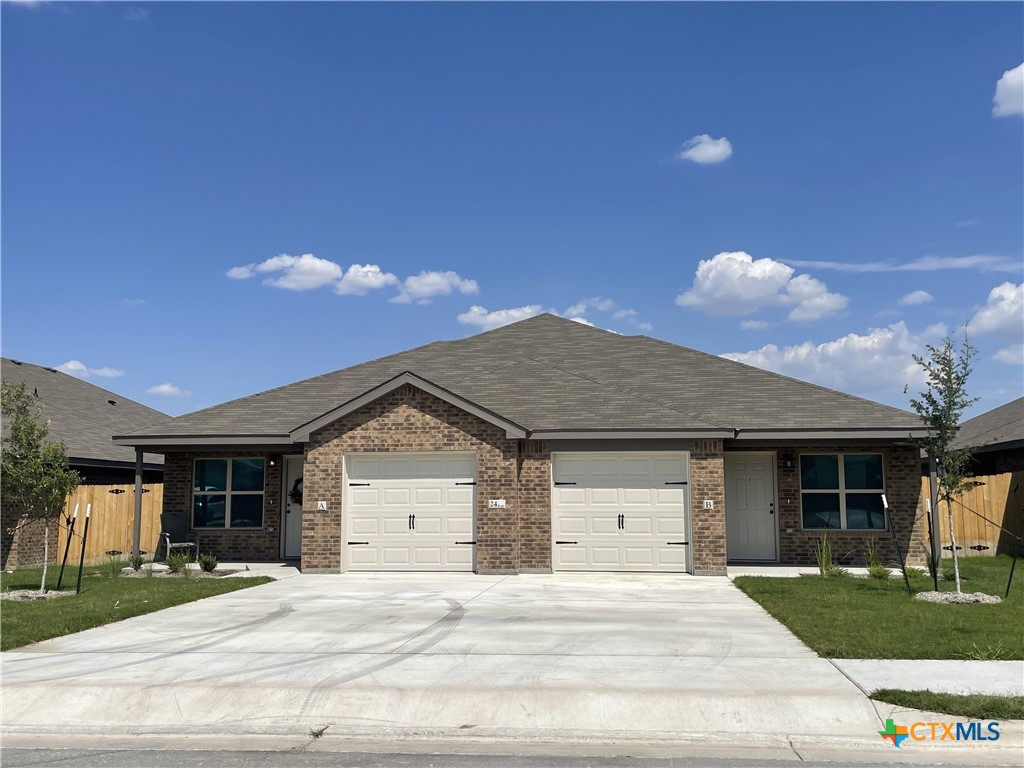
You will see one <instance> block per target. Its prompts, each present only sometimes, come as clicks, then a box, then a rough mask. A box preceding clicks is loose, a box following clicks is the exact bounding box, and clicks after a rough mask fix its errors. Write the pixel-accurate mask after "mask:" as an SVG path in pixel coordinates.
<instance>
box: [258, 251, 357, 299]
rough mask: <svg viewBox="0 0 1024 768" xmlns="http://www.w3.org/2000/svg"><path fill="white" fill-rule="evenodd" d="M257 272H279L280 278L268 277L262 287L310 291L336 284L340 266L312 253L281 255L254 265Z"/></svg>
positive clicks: (340, 274) (339, 276) (340, 270)
mask: <svg viewBox="0 0 1024 768" xmlns="http://www.w3.org/2000/svg"><path fill="white" fill-rule="evenodd" d="M256 271H257V272H280V273H281V276H280V277H268V278H267V279H266V280H264V281H263V284H264V285H270V286H273V287H274V288H284V289H286V290H289V291H310V290H313V289H314V288H320V287H322V286H325V285H330V284H331V283H334V282H337V281H338V280H340V279H341V277H342V269H341V265H340V264H335V263H334V262H333V261H328V260H327V259H321V258H319V257H317V256H314V255H313V254H312V253H304V254H302V255H301V256H289V255H288V254H287V253H282V254H281V255H280V256H274V257H273V258H272V259H267V260H266V261H264V262H263V263H261V264H257V265H256Z"/></svg>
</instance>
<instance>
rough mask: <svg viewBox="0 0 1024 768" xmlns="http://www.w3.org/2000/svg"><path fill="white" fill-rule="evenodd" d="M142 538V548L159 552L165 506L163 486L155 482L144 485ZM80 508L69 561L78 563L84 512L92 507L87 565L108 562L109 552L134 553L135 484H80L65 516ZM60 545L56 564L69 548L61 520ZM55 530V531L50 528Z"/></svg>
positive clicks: (86, 552) (86, 554) (140, 542)
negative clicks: (157, 549)
mask: <svg viewBox="0 0 1024 768" xmlns="http://www.w3.org/2000/svg"><path fill="white" fill-rule="evenodd" d="M142 489H143V494H142V537H141V539H140V540H139V548H140V549H141V550H142V551H143V552H147V553H150V554H152V553H153V552H155V551H156V548H157V544H158V543H159V541H158V540H159V538H160V512H161V511H162V509H163V504H164V486H163V483H152V484H147V485H143V486H142ZM75 504H77V505H78V522H76V523H75V534H76V535H75V536H74V537H73V538H72V540H71V553H70V556H69V557H68V562H71V563H76V564H77V562H78V556H79V552H81V547H82V533H84V531H85V510H86V509H87V507H88V505H89V504H92V514H91V515H90V519H89V539H88V541H87V542H86V547H85V562H86V563H89V564H91V565H94V564H96V563H101V562H103V561H105V560H106V559H107V558H108V557H109V555H108V554H107V553H108V552H114V551H117V552H122V553H124V554H125V555H129V554H131V551H132V529H133V526H134V525H135V486H134V485H80V486H78V490H76V491H75V492H74V493H73V494H72V495H71V497H70V498H69V499H68V505H67V507H66V508H65V510H64V511H65V514H67V515H71V514H73V513H74V511H75ZM61 523H62V524H61V526H60V532H59V534H58V535H59V542H58V545H57V562H60V561H61V560H62V559H63V557H64V548H65V547H66V546H67V541H68V537H67V529H66V528H65V527H64V525H63V521H61ZM51 530H53V529H51Z"/></svg>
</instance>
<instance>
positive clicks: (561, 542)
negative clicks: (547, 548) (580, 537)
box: [555, 541, 579, 544]
mask: <svg viewBox="0 0 1024 768" xmlns="http://www.w3.org/2000/svg"><path fill="white" fill-rule="evenodd" d="M555 544H579V542H578V541H556V542H555Z"/></svg>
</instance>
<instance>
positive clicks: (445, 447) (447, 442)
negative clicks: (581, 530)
mask: <svg viewBox="0 0 1024 768" xmlns="http://www.w3.org/2000/svg"><path fill="white" fill-rule="evenodd" d="M380 451H393V452H401V451H407V452H431V451H471V452H473V453H474V454H475V455H476V462H477V467H476V472H477V477H476V481H477V485H476V509H475V512H476V535H475V540H476V542H477V545H476V571H477V572H479V573H514V572H517V571H519V570H520V569H522V568H527V569H531V570H532V569H545V568H550V567H551V527H550V526H551V519H550V518H551V512H550V510H551V503H550V469H549V465H550V449H549V448H548V446H547V445H546V444H538V445H536V446H534V445H531V446H530V452H529V453H527V454H521V453H520V444H519V441H517V440H510V439H508V438H507V437H506V436H505V431H504V430H503V429H501V428H499V427H496V426H494V425H493V424H490V423H488V422H486V421H484V420H483V419H480V418H478V417H476V416H473V415H472V414H469V413H466V412H465V411H463V410H461V409H459V408H457V407H455V406H453V405H451V404H449V403H446V402H445V401H443V400H440V399H439V398H436V397H434V396H433V395H431V394H429V393H427V392H424V391H422V390H420V389H417V388H416V387H413V386H411V385H406V386H403V387H400V388H399V389H397V390H395V391H394V392H392V393H390V394H388V395H385V396H383V397H381V398H379V399H378V400H375V401H374V402H372V403H369V404H368V405H366V406H364V407H363V408H361V409H359V410H358V411H356V412H354V413H351V414H349V415H347V416H344V417H343V418H341V419H339V420H338V421H337V422H335V423H333V424H331V425H329V426H326V427H324V428H323V429H320V430H318V431H317V432H315V433H314V434H313V435H312V436H311V439H310V442H309V444H308V445H307V448H306V457H305V468H304V474H303V491H304V493H303V497H304V500H305V503H304V505H303V506H304V508H303V516H302V569H303V570H304V571H309V572H336V571H339V570H340V568H341V563H342V533H343V531H344V526H343V519H344V515H345V510H344V508H343V504H344V492H343V487H342V457H343V456H344V454H346V453H373V452H380ZM541 481H542V483H543V484H542V485H541ZM500 498H503V499H506V500H507V502H508V503H507V507H506V508H505V509H488V508H487V500H488V499H500ZM317 500H320V501H323V500H326V501H327V502H328V510H327V511H326V512H317V511H316V501H317Z"/></svg>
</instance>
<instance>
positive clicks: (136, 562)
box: [128, 555, 145, 571]
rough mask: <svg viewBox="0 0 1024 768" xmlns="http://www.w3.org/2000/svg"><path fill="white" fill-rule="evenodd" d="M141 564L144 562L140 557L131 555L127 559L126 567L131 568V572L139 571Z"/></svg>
mask: <svg viewBox="0 0 1024 768" xmlns="http://www.w3.org/2000/svg"><path fill="white" fill-rule="evenodd" d="M143 562H145V560H144V559H143V557H142V555H131V556H130V557H129V558H128V565H130V566H131V567H132V570H133V571H141V570H142V563H143Z"/></svg>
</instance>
